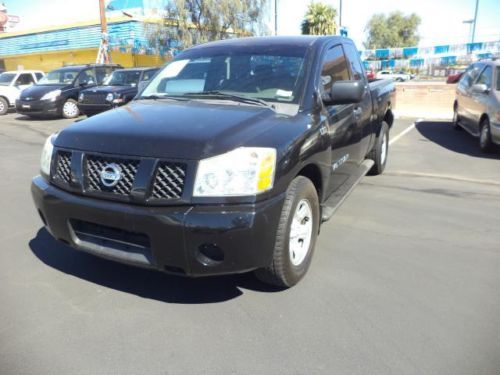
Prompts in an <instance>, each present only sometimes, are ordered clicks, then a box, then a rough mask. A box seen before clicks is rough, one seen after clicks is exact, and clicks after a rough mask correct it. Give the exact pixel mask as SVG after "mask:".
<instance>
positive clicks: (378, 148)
mask: <svg viewBox="0 0 500 375" xmlns="http://www.w3.org/2000/svg"><path fill="white" fill-rule="evenodd" d="M388 155H389V125H388V124H387V122H385V121H383V122H382V128H381V129H380V134H379V136H378V137H377V139H376V140H375V145H374V146H373V149H372V150H371V151H370V153H369V154H368V156H367V158H368V159H371V160H373V161H374V162H375V164H373V167H372V169H370V171H369V172H368V174H370V175H372V176H375V175H379V174H382V173H383V172H384V170H385V165H386V164H387V156H388Z"/></svg>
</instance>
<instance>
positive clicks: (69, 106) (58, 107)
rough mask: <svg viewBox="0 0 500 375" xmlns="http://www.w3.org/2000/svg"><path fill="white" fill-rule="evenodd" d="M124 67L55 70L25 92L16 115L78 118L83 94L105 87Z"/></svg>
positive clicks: (112, 65)
mask: <svg viewBox="0 0 500 375" xmlns="http://www.w3.org/2000/svg"><path fill="white" fill-rule="evenodd" d="M121 68H122V67H121V66H120V65H116V64H110V65H98V64H86V65H73V66H65V67H63V68H59V69H55V70H53V71H51V72H49V73H48V74H47V76H45V77H43V78H42V79H41V80H40V81H39V82H38V83H37V84H36V85H34V86H33V87H30V88H28V89H26V90H24V91H23V92H22V94H21V96H20V98H19V99H18V100H16V109H17V112H18V113H21V114H23V115H26V116H30V117H48V116H52V117H61V116H62V117H64V118H75V117H78V116H79V115H80V111H79V110H78V105H77V101H78V95H79V94H80V92H81V91H82V90H83V89H85V88H88V87H92V86H97V85H100V84H102V82H103V81H104V78H105V77H106V76H108V75H109V74H111V73H112V72H113V71H114V70H116V69H121Z"/></svg>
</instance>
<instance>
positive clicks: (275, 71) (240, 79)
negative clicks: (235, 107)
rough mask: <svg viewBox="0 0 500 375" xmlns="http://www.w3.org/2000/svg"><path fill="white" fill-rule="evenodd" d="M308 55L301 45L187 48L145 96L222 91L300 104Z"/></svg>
mask: <svg viewBox="0 0 500 375" xmlns="http://www.w3.org/2000/svg"><path fill="white" fill-rule="evenodd" d="M212 51H213V52H212ZM304 56H305V49H301V48H297V49H292V48H287V49H284V48H280V49H273V48H270V47H267V48H264V47H262V51H259V50H253V51H247V50H245V49H244V48H239V49H235V50H232V49H231V48H226V49H225V50H221V49H211V48H207V49H206V50H203V49H201V50H198V51H196V54H190V53H189V52H187V53H185V54H182V55H180V56H179V57H178V58H177V59H176V60H174V61H172V62H171V63H170V64H168V65H167V66H165V67H164V68H163V69H162V70H161V71H160V72H159V73H158V74H157V75H156V77H155V78H154V79H153V80H152V81H151V83H150V84H149V85H148V86H147V87H146V88H145V89H144V91H143V92H142V94H141V97H151V96H154V97H162V96H191V97H192V96H193V94H196V93H211V92H212V93H213V92H218V93H231V94H233V95H238V96H240V97H248V98H255V99H260V100H265V101H271V102H283V103H290V104H298V102H299V100H300V94H301V90H302V85H303V79H304V77H303V76H304V60H305V58H304ZM207 97H208V96H207ZM214 98H218V99H220V98H221V97H220V96H215V97H214ZM228 98H229V96H228Z"/></svg>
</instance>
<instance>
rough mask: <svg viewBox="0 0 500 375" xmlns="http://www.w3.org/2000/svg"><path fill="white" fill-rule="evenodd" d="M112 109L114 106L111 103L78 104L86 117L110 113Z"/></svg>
mask: <svg viewBox="0 0 500 375" xmlns="http://www.w3.org/2000/svg"><path fill="white" fill-rule="evenodd" d="M112 108H114V105H113V104H111V103H109V102H108V103H103V104H86V103H80V102H78V109H79V110H80V112H81V113H83V114H85V115H95V114H98V113H101V112H104V111H108V110H110V109H112Z"/></svg>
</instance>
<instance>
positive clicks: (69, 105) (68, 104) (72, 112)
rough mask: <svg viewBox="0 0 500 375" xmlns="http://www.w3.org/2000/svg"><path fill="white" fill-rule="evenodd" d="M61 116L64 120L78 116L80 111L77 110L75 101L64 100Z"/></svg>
mask: <svg viewBox="0 0 500 375" xmlns="http://www.w3.org/2000/svg"><path fill="white" fill-rule="evenodd" d="M61 114H62V116H63V117H64V118H77V117H78V116H80V110H79V109H78V105H77V103H76V100H74V99H68V100H66V101H65V102H64V104H63V106H62V108H61Z"/></svg>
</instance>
